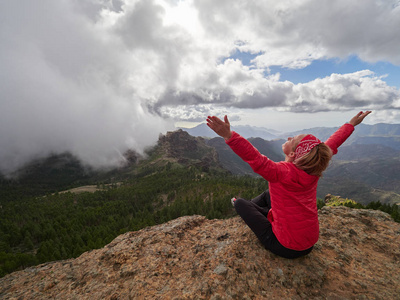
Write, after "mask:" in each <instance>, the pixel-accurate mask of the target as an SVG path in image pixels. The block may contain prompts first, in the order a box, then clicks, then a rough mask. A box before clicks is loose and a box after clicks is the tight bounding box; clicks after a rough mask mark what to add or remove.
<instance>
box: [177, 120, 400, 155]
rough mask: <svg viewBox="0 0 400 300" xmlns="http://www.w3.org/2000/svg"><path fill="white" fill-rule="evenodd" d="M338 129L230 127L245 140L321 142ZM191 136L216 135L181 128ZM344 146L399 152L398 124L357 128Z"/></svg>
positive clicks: (200, 129) (198, 128)
mask: <svg viewBox="0 0 400 300" xmlns="http://www.w3.org/2000/svg"><path fill="white" fill-rule="evenodd" d="M338 128H339V127H314V128H308V129H303V130H299V131H292V132H285V133H282V132H279V131H276V130H273V129H267V128H262V127H252V126H241V125H240V126H232V130H235V131H236V132H238V133H239V134H240V135H242V136H243V137H245V138H252V137H253V138H256V137H259V138H262V139H264V140H275V139H284V140H286V139H287V137H290V136H295V135H298V134H302V133H310V134H313V135H315V136H317V137H318V138H319V139H321V140H322V141H325V140H327V139H328V138H329V137H330V136H331V135H332V134H333V133H334V132H335V131H336V130H337V129H338ZM181 129H182V130H184V131H186V132H188V133H189V134H190V135H192V136H201V137H205V138H214V137H217V135H216V134H215V133H214V132H213V131H212V130H211V129H210V128H208V126H207V125H206V124H200V125H198V126H196V127H194V128H181ZM346 144H362V145H365V144H366V145H370V144H378V145H383V146H387V147H391V148H393V149H396V150H400V124H383V123H380V124H375V125H365V124H360V125H358V126H357V128H356V130H355V131H354V133H353V134H352V135H351V137H350V138H349V140H348V141H346Z"/></svg>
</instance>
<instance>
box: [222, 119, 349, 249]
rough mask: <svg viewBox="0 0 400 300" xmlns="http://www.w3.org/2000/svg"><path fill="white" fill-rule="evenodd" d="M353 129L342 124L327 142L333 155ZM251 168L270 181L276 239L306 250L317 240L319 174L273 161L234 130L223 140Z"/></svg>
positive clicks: (270, 216)
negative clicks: (314, 174)
mask: <svg viewBox="0 0 400 300" xmlns="http://www.w3.org/2000/svg"><path fill="white" fill-rule="evenodd" d="M353 131H354V126H353V125H351V124H345V125H343V126H342V127H340V128H339V129H338V130H337V131H336V132H335V133H334V134H333V135H332V136H331V137H330V138H329V139H328V140H327V141H326V142H325V144H327V145H328V146H329V147H330V148H331V149H332V152H333V154H336V153H337V148H338V147H339V146H340V145H341V144H343V143H344V141H346V139H347V138H348V137H349V136H350V135H351V134H352V132H353ZM226 143H227V144H228V145H229V146H230V147H231V148H232V150H233V151H234V152H235V153H236V154H237V155H239V156H240V157H241V158H242V159H243V160H244V161H245V162H247V163H248V164H249V165H250V166H251V168H252V169H253V171H254V172H255V173H257V174H259V175H261V176H262V177H263V178H265V179H266V180H267V181H268V182H269V192H270V195H271V210H270V211H269V213H268V220H269V221H270V222H271V224H272V230H273V232H274V234H275V236H276V237H277V239H278V241H279V242H280V243H281V244H282V245H283V246H284V247H286V248H289V249H293V250H298V251H301V250H306V249H308V248H310V247H311V246H313V245H314V244H315V243H316V242H317V241H318V236H319V222H318V209H317V184H318V180H319V177H317V176H313V175H309V174H307V173H306V172H304V171H303V170H300V169H298V168H297V167H296V166H295V165H294V164H293V163H291V162H278V163H277V162H274V161H272V160H270V159H268V158H267V157H266V156H265V155H262V154H261V153H260V152H258V150H257V149H256V148H254V146H253V145H252V144H250V142H249V141H247V140H246V139H245V138H243V137H242V136H240V135H239V134H238V133H236V132H233V134H232V137H231V138H230V139H229V140H228V141H226Z"/></svg>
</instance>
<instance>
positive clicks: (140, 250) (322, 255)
mask: <svg viewBox="0 0 400 300" xmlns="http://www.w3.org/2000/svg"><path fill="white" fill-rule="evenodd" d="M319 218H320V225H321V230H320V240H319V241H318V243H317V244H316V245H315V248H314V250H313V251H312V252H311V253H310V254H309V255H308V256H306V257H302V258H299V259H295V260H288V259H285V258H281V257H278V256H276V255H274V254H272V253H270V252H269V251H267V250H265V249H264V248H263V247H262V245H261V244H260V243H259V242H258V240H257V239H256V237H255V236H254V234H253V233H252V232H251V231H250V229H249V228H248V227H247V226H246V225H245V224H244V222H243V221H242V220H241V219H240V218H239V217H234V218H231V219H227V220H207V219H205V218H204V217H201V216H187V217H181V218H178V219H175V220H172V221H170V222H168V223H165V224H162V225H158V226H153V227H148V228H145V229H142V230H139V231H135V232H128V233H125V234H123V235H121V236H119V237H117V238H116V239H115V240H114V241H112V242H111V243H110V244H108V245H107V246H105V247H104V248H102V249H98V250H93V251H90V252H86V253H84V254H82V255H81V256H80V257H78V258H76V259H70V260H65V261H58V262H52V263H46V264H43V265H39V266H36V267H33V268H28V269H26V270H23V271H19V272H15V273H12V274H9V275H7V276H5V277H4V278H2V279H0V298H1V299H398V297H399V295H400V272H399V270H400V268H399V267H400V224H399V223H395V222H394V221H393V220H392V219H391V218H390V216H389V215H388V214H386V213H383V212H380V211H372V210H355V209H350V208H346V207H324V208H322V209H321V210H320V212H319Z"/></svg>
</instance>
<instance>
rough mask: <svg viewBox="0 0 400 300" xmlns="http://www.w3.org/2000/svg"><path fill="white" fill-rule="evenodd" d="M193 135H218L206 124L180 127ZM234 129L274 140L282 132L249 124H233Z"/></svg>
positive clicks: (248, 135)
mask: <svg viewBox="0 0 400 300" xmlns="http://www.w3.org/2000/svg"><path fill="white" fill-rule="evenodd" d="M180 129H182V130H184V131H186V132H188V133H189V134H190V135H192V136H201V137H205V138H214V137H217V135H216V134H215V133H214V132H213V131H212V130H211V129H210V128H208V126H207V125H206V124H204V123H203V124H200V125H198V126H196V127H193V128H180ZM232 130H234V131H237V132H238V133H240V135H242V136H243V137H245V138H251V137H259V138H262V139H264V140H272V139H276V138H277V137H278V134H279V133H280V132H278V131H276V130H273V129H267V128H262V127H253V126H248V125H238V126H232Z"/></svg>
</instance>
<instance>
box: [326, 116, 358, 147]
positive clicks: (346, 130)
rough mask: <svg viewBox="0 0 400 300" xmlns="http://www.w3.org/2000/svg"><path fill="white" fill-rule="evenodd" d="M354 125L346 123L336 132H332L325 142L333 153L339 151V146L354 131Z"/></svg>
mask: <svg viewBox="0 0 400 300" xmlns="http://www.w3.org/2000/svg"><path fill="white" fill-rule="evenodd" d="M353 131H354V126H353V125H351V124H349V123H346V124H344V125H343V126H342V127H340V128H339V129H338V130H336V132H335V133H334V134H332V135H331V136H330V137H329V139H327V140H326V142H325V144H327V145H328V146H329V148H331V150H332V152H333V154H336V153H337V152H338V148H339V147H340V145H342V144H343V143H344V142H345V141H346V140H347V139H348V137H349V136H350V135H351V134H352V133H353Z"/></svg>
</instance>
